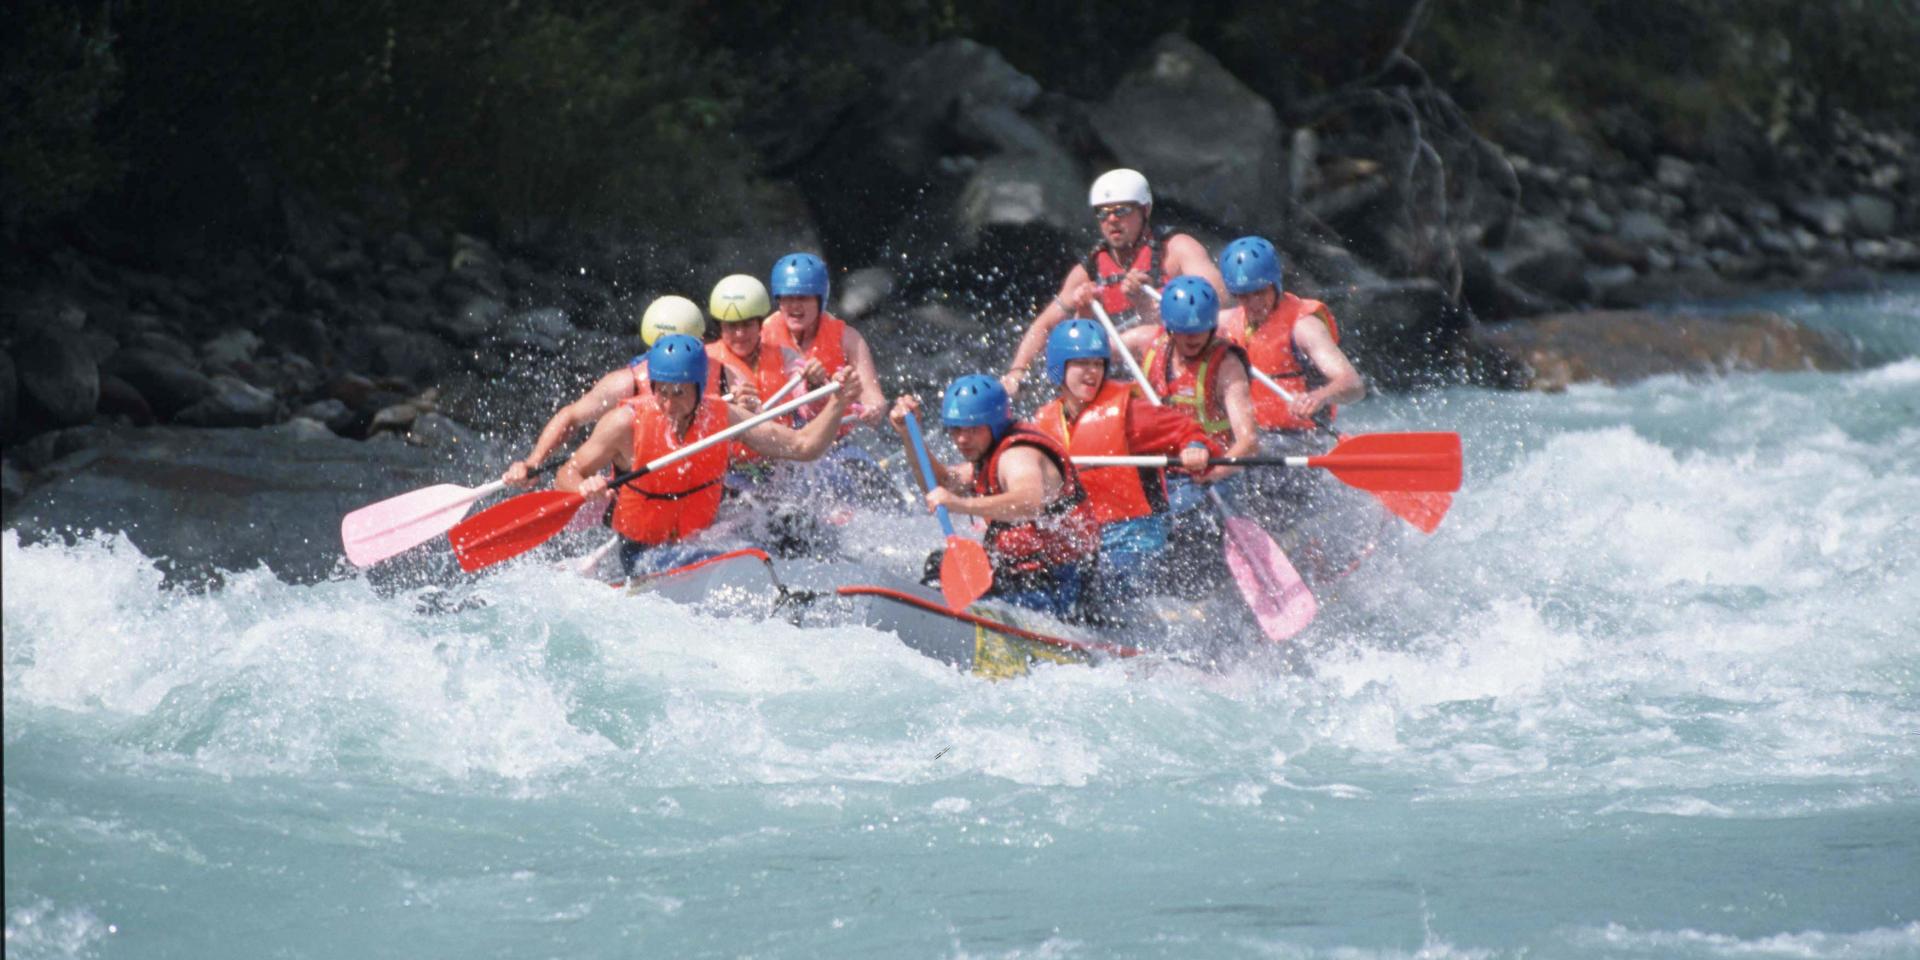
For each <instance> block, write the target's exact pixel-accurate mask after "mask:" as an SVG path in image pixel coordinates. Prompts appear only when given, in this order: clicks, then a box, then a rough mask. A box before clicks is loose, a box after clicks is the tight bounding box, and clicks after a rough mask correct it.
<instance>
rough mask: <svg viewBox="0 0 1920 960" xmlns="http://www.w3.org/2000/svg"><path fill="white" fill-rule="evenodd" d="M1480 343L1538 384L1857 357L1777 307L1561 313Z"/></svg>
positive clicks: (1808, 366) (1808, 365)
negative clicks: (1716, 312) (1697, 312)
mask: <svg viewBox="0 0 1920 960" xmlns="http://www.w3.org/2000/svg"><path fill="white" fill-rule="evenodd" d="M1474 337H1475V338H1476V339H1477V340H1478V341H1480V342H1481V343H1483V344H1485V345H1487V346H1489V347H1492V348H1495V349H1498V350H1500V351H1503V352H1505V353H1506V354H1508V355H1510V356H1512V357H1513V358H1514V359H1516V360H1517V361H1519V362H1520V363H1522V364H1524V365H1525V366H1526V368H1528V370H1529V371H1530V376H1529V378H1528V380H1529V385H1530V386H1531V387H1532V388H1533V389H1536V390H1560V389H1565V388H1566V386H1567V385H1568V384H1573V383H1582V382H1588V381H1598V382H1602V383H1614V384H1618V383H1629V382H1632V381H1635V380H1641V379H1644V378H1646V377H1651V376H1657V375H1659V374H1668V373H1692V374H1719V373H1726V372H1729V371H1735V370H1841V369H1846V368H1848V367H1850V366H1852V365H1853V359H1852V358H1851V357H1850V356H1848V354H1847V353H1846V351H1844V350H1842V349H1841V348H1840V347H1839V346H1838V345H1836V344H1835V343H1834V342H1833V341H1832V340H1830V339H1828V338H1827V337H1826V336H1824V335H1822V334H1820V333H1819V332H1817V331H1814V330H1809V329H1807V328H1805V327H1802V326H1799V325H1798V324H1795V323H1793V322H1792V321H1790V320H1788V319H1786V318H1785V317H1782V316H1780V315H1779V314H1775V313H1765V312H1756V313H1743V314H1735V315H1732V316H1689V315H1675V314H1663V313H1652V312H1646V311H1594V312H1588V313H1563V314H1553V315H1550V316H1545V317H1539V318H1536V319H1534V320H1530V321H1526V322H1521V323H1512V324H1507V325H1505V326H1502V327H1498V328H1485V329H1482V330H1479V331H1477V332H1476V333H1475V334H1474Z"/></svg>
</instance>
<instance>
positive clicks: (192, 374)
mask: <svg viewBox="0 0 1920 960" xmlns="http://www.w3.org/2000/svg"><path fill="white" fill-rule="evenodd" d="M103 372H105V373H108V374H111V375H113V376H115V377H118V378H120V379H121V380H124V381H126V382H127V383H128V384H130V385H131V386H132V387H133V388H134V389H135V390H138V391H139V392H140V396H141V397H142V398H144V399H145V400H146V402H147V405H148V406H149V407H151V408H152V409H153V412H154V413H155V414H156V415H157V416H159V417H161V418H163V419H164V418H170V417H172V416H173V415H174V414H176V413H179V412H180V411H182V410H185V409H186V408H188V407H190V406H192V405H194V404H195V403H198V402H200V401H201V400H204V399H206V398H207V397H209V396H212V395H213V393H214V390H215V387H214V385H213V381H212V380H209V379H207V375H206V374H204V373H201V372H200V371H199V370H196V369H194V367H193V366H192V364H191V363H189V362H188V361H186V360H183V359H181V358H180V357H179V356H177V355H175V354H173V353H170V352H163V351H161V350H157V349H150V348H147V347H133V348H130V349H124V350H121V351H120V352H118V353H116V354H114V355H113V356H112V357H109V358H108V359H107V362H106V365H105V366H104V368H103Z"/></svg>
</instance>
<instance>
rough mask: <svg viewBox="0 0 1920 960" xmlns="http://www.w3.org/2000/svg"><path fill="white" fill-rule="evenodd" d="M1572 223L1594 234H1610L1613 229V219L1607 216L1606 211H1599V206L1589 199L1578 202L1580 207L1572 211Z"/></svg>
mask: <svg viewBox="0 0 1920 960" xmlns="http://www.w3.org/2000/svg"><path fill="white" fill-rule="evenodd" d="M1573 222H1574V223H1577V224H1579V225H1581V226H1583V227H1586V228H1587V229H1589V230H1592V231H1594V232H1595V233H1612V232H1613V231H1614V229H1615V223H1614V220H1613V218H1612V217H1610V216H1607V213H1606V211H1604V210H1602V209H1600V205H1599V204H1598V203H1595V202H1594V201H1593V198H1591V197H1589V198H1587V199H1585V200H1582V201H1580V205H1579V206H1577V207H1575V208H1574V209H1573Z"/></svg>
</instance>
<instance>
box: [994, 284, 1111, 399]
mask: <svg viewBox="0 0 1920 960" xmlns="http://www.w3.org/2000/svg"><path fill="white" fill-rule="evenodd" d="M1092 292H1093V283H1092V281H1091V280H1090V279H1089V278H1088V276H1087V268H1086V266H1085V265H1084V264H1078V263H1076V264H1074V265H1073V269H1072V270H1069V271H1067V279H1066V280H1064V281H1062V282H1061V284H1060V292H1059V293H1056V294H1054V296H1053V299H1052V300H1049V301H1047V305H1046V307H1045V308H1043V309H1042V310H1041V311H1040V315H1039V316H1037V317H1034V318H1033V324H1032V325H1031V326H1029V327H1027V332H1026V334H1025V335H1024V336H1022V337H1021V338H1020V346H1019V347H1018V348H1016V349H1015V350H1014V351H1013V362H1012V363H1009V364H1007V372H1006V373H1005V374H1004V375H1002V376H1001V377H1000V385H1001V386H1003V387H1006V388H1007V395H1008V396H1010V397H1011V396H1017V395H1019V393H1020V384H1021V382H1022V381H1023V380H1025V379H1026V376H1027V368H1028V367H1030V366H1032V365H1033V361H1034V358H1036V357H1038V356H1040V354H1042V353H1044V352H1046V349H1047V335H1048V334H1051V333H1052V332H1053V328H1054V327H1057V326H1059V325H1060V323H1061V321H1063V320H1065V319H1067V318H1068V317H1070V316H1073V315H1074V314H1076V313H1078V312H1079V311H1080V310H1081V309H1083V308H1084V307H1085V306H1086V303H1085V300H1086V299H1088V298H1090V297H1091V295H1092Z"/></svg>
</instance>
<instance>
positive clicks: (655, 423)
mask: <svg viewBox="0 0 1920 960" xmlns="http://www.w3.org/2000/svg"><path fill="white" fill-rule="evenodd" d="M647 376H648V380H649V384H648V386H649V387H650V389H649V390H648V391H647V392H646V393H645V394H643V395H640V396H636V397H634V398H632V399H631V400H628V401H626V402H624V403H622V404H620V406H618V407H616V408H615V409H613V410H611V411H609V412H608V413H607V414H606V415H604V416H602V417H601V418H600V420H599V422H598V423H596V424H595V425H594V428H593V433H592V435H590V436H588V437H587V440H586V442H585V443H582V444H581V445H580V447H579V449H577V450H575V451H574V452H573V456H572V457H571V458H570V459H568V460H567V462H566V464H565V465H564V466H562V467H561V468H560V472H559V474H558V475H557V476H556V477H555V478H554V484H553V485H554V487H555V488H557V489H560V490H571V491H574V492H577V493H580V494H582V495H584V496H586V497H589V498H592V497H595V496H598V495H599V494H601V493H602V492H604V491H605V490H606V489H607V475H606V473H605V472H604V471H605V470H606V468H607V467H608V466H613V467H616V468H617V469H619V470H622V471H625V470H630V469H632V468H633V467H634V466H635V465H636V464H642V463H648V462H651V461H653V460H655V459H658V458H659V457H661V456H664V455H666V454H668V453H671V452H672V451H674V450H677V449H679V448H681V447H685V446H687V445H688V444H691V443H693V442H695V441H698V440H700V439H702V438H704V437H708V436H711V435H713V434H714V433H717V432H719V431H721V430H724V429H726V428H727V427H730V426H732V425H734V424H736V423H739V422H740V421H741V420H744V419H746V417H747V416H748V414H746V413H745V412H744V411H742V410H741V409H740V408H737V407H734V406H732V405H730V404H728V403H727V402H726V401H724V400H722V399H720V398H719V397H717V396H713V395H711V394H707V393H705V392H704V391H705V387H706V383H707V351H706V347H705V346H704V345H702V344H701V342H700V341H699V340H696V339H694V338H693V337H689V336H685V335H683V334H671V335H668V336H664V337H661V338H660V339H659V340H658V341H657V342H655V343H654V345H653V350H652V352H651V353H650V354H649V355H648V358H647ZM834 379H836V380H838V381H839V382H840V384H841V388H840V390H839V391H838V392H837V393H834V394H833V395H832V396H830V397H828V399H827V408H826V411H825V412H824V413H823V414H822V416H820V417H818V418H816V419H815V420H814V421H813V422H812V423H809V424H808V425H807V426H805V427H803V428H801V429H798V430H795V429H794V428H792V427H788V426H785V425H782V424H779V423H772V422H769V423H763V424H761V425H759V426H757V427H754V428H753V429H751V430H748V431H747V432H746V433H743V434H741V435H740V437H739V438H738V443H740V444H744V445H745V446H746V447H747V448H748V449H751V450H752V451H754V452H755V453H758V454H760V455H761V456H765V457H773V458H775V459H780V460H814V459H818V458H819V456H820V455H821V454H822V453H825V452H826V450H827V447H828V446H829V445H831V444H832V443H833V434H834V429H835V427H837V426H838V425H839V421H840V414H841V413H843V412H844V411H845V410H846V408H847V406H848V405H849V404H851V403H852V402H853V398H854V396H855V395H856V394H858V393H859V390H860V377H859V374H857V373H855V372H854V371H852V370H843V371H841V372H840V373H838V374H835V376H834ZM735 450H736V447H735V445H734V444H732V443H720V444H715V445H713V446H712V447H709V448H708V449H707V450H705V451H702V452H701V453H697V454H694V455H693V456H690V457H687V458H685V459H683V460H680V461H679V462H678V463H675V464H673V465H672V466H669V467H665V468H662V469H660V470H656V471H654V472H652V473H649V474H647V475H646V476H644V477H641V478H640V479H638V480H635V481H633V482H632V483H630V484H628V485H627V486H626V487H625V488H624V490H625V491H626V492H625V493H623V494H622V495H621V496H620V498H619V499H618V501H617V502H616V503H615V506H614V510H613V518H612V523H613V530H614V532H615V533H618V534H619V535H620V536H621V538H622V540H623V543H622V545H621V550H620V562H621V565H622V566H623V567H624V568H625V569H626V571H627V573H628V575H632V574H633V573H634V572H635V571H636V565H637V564H638V562H639V560H640V558H641V556H642V555H643V554H645V553H646V552H647V551H649V550H654V549H658V548H661V547H666V546H669V545H673V544H678V543H680V542H682V541H684V540H686V539H688V538H690V537H692V536H694V535H695V534H698V533H699V532H700V531H702V530H705V529H706V528H707V527H709V526H712V524H713V520H714V515H715V514H716V513H717V512H718V510H719V508H720V501H721V494H722V489H721V481H722V479H723V478H724V477H725V475H726V472H727V466H728V463H729V461H730V460H731V459H732V456H733V453H734V451H735ZM675 562H676V563H678V562H684V558H680V559H676V561H675ZM649 566H651V565H649Z"/></svg>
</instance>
